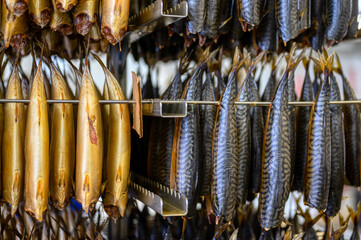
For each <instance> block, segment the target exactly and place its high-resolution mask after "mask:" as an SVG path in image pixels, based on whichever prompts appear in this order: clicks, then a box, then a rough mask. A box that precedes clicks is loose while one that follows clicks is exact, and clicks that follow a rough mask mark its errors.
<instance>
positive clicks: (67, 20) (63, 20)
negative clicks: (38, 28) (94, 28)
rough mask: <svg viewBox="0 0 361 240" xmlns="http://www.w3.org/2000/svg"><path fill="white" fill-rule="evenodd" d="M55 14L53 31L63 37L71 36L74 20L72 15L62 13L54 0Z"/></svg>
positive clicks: (52, 18)
mask: <svg viewBox="0 0 361 240" xmlns="http://www.w3.org/2000/svg"><path fill="white" fill-rule="evenodd" d="M30 1H32V0H30ZM52 3H53V11H54V12H53V14H52V15H51V20H50V24H49V25H50V28H51V29H52V30H53V31H59V32H61V33H62V34H63V35H70V34H72V33H73V20H72V19H71V13H67V12H62V11H60V10H59V9H57V8H56V0H52Z"/></svg>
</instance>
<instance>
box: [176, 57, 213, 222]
mask: <svg viewBox="0 0 361 240" xmlns="http://www.w3.org/2000/svg"><path fill="white" fill-rule="evenodd" d="M208 54H209V53H207V51H206V52H205V53H204V54H203V56H202V59H201V60H200V63H199V64H198V65H197V67H196V68H195V70H194V72H193V74H192V77H191V78H190V79H189V80H188V82H187V85H186V87H185V89H184V91H183V94H182V98H183V99H185V100H191V99H192V100H196V101H197V100H198V101H199V100H201V96H202V75H203V73H204V70H205V67H206V61H207V59H208V57H209V56H207V55H208ZM199 118H200V108H199V106H198V105H190V106H189V107H188V114H187V116H186V117H185V118H182V119H179V120H178V121H177V123H176V126H175V131H174V140H173V152H172V163H171V182H170V187H171V188H173V189H174V190H176V191H178V192H180V193H182V194H184V195H185V196H186V197H187V198H188V214H187V216H189V217H191V216H193V215H194V213H195V207H196V204H197V202H198V194H199V188H200V182H199V179H200V164H199V163H200V157H201V152H202V150H201V129H200V119H199Z"/></svg>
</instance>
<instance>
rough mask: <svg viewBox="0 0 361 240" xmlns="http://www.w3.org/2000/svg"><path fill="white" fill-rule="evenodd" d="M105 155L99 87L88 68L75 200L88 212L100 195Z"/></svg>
mask: <svg viewBox="0 0 361 240" xmlns="http://www.w3.org/2000/svg"><path fill="white" fill-rule="evenodd" d="M102 158H103V126H102V116H101V110H100V104H99V99H98V97H97V90H96V88H95V85H94V81H93V78H92V76H91V75H90V73H89V70H88V67H85V71H84V74H83V77H82V84H81V87H80V95H79V105H78V118H77V136H76V170H75V199H76V200H77V201H78V202H79V203H81V204H82V205H83V206H82V207H83V209H84V211H85V212H88V210H92V208H93V206H94V204H95V203H96V202H97V201H98V198H99V195H100V187H101V186H100V185H101V180H102Z"/></svg>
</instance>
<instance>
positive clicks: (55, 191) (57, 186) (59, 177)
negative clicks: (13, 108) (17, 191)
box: [49, 60, 75, 209]
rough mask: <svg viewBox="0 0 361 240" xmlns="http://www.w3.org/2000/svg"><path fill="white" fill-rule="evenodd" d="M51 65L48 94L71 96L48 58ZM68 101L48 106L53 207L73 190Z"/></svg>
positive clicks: (61, 205)
mask: <svg viewBox="0 0 361 240" xmlns="http://www.w3.org/2000/svg"><path fill="white" fill-rule="evenodd" d="M49 64H50V68H51V83H52V84H51V95H52V98H53V99H56V100H71V99H73V96H72V93H71V91H70V89H69V87H68V86H67V84H66V81H65V80H64V78H63V76H62V75H61V73H60V72H59V70H58V69H57V68H56V67H55V65H54V63H53V62H51V60H50V61H49ZM73 114H74V112H73V105H72V104H64V103H62V104H53V105H52V106H51V119H52V122H51V143H50V158H51V167H50V171H51V174H50V200H51V203H52V205H53V206H54V207H56V208H57V209H63V208H64V207H65V206H66V205H67V204H68V203H69V201H70V199H71V197H72V193H73V182H74V178H73V175H74V167H75V128H74V126H75V124H74V115H73Z"/></svg>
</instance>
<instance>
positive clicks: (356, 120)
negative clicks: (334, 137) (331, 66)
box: [342, 77, 361, 186]
mask: <svg viewBox="0 0 361 240" xmlns="http://www.w3.org/2000/svg"><path fill="white" fill-rule="evenodd" d="M342 82H343V94H344V98H345V100H356V99H357V97H356V95H355V93H354V91H353V89H352V88H351V86H350V84H349V83H348V82H347V79H346V78H345V77H342ZM343 114H344V123H345V143H346V166H345V168H346V177H347V179H348V181H349V182H350V184H351V185H353V186H360V157H361V153H360V149H361V147H360V146H361V125H360V124H361V119H360V108H359V106H358V105H353V104H346V105H344V106H343Z"/></svg>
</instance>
